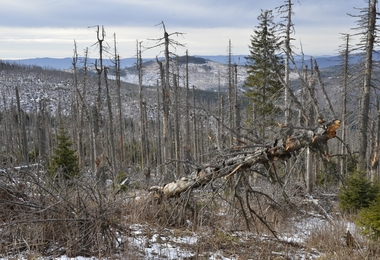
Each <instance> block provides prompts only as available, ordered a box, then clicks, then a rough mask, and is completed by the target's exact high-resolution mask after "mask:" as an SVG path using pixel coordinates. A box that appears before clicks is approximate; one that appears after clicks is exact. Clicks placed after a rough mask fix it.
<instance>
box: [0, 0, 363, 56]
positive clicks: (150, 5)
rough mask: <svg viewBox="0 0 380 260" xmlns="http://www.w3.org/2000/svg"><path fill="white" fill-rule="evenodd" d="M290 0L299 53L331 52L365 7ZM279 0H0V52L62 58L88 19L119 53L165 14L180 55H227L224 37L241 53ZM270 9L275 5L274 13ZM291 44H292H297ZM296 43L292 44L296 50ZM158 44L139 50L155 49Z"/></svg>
mask: <svg viewBox="0 0 380 260" xmlns="http://www.w3.org/2000/svg"><path fill="white" fill-rule="evenodd" d="M293 2H294V6H293V12H294V14H293V23H294V28H295V34H294V35H293V38H294V39H295V40H294V41H293V45H295V46H296V47H299V46H300V45H301V44H302V48H303V51H304V53H305V54H308V55H313V56H318V55H335V54H337V50H338V48H339V45H341V44H342V43H343V40H342V39H341V37H342V35H341V34H342V33H344V34H345V33H354V32H353V31H352V30H351V28H353V27H355V26H356V18H353V17H350V16H349V15H347V13H349V14H359V10H356V9H354V7H356V8H364V7H366V3H365V1H364V0H299V1H295V0H293ZM283 4H284V1H283V0H265V1H262V0H0V6H1V9H0V17H1V19H0V33H1V34H0V59H21V58H35V57H53V58H64V57H71V56H72V54H73V42H74V40H75V41H76V42H77V46H78V52H79V54H80V55H82V54H83V50H84V49H85V48H86V47H89V51H90V56H92V57H95V56H96V49H95V48H94V47H93V46H92V45H93V44H94V43H95V42H96V31H95V29H96V28H95V27H91V26H94V25H103V26H104V28H105V31H106V33H107V36H106V41H107V42H108V43H109V44H110V45H112V46H113V35H114V34H116V38H117V43H118V50H119V53H120V56H121V57H123V58H130V57H134V55H135V50H136V47H135V46H136V39H139V40H140V41H143V43H142V44H143V46H146V47H149V46H153V45H154V44H155V42H154V41H152V40H148V39H155V38H160V37H162V36H163V30H162V27H160V26H156V25H157V24H159V23H160V22H161V21H164V23H165V25H166V30H167V32H168V33H172V32H181V33H184V35H183V36H180V37H174V39H175V40H178V41H179V42H181V43H184V44H186V47H185V48H178V49H177V50H176V53H177V54H179V55H183V54H184V53H185V50H186V49H188V51H189V54H190V55H226V54H227V49H228V48H227V47H228V41H229V39H231V42H232V52H233V54H236V55H247V54H248V45H249V42H250V37H251V35H252V34H253V30H254V29H255V26H257V25H258V21H257V17H258V15H260V12H261V10H266V9H271V10H274V9H275V8H276V7H279V6H281V5H283ZM275 14H276V13H275ZM296 51H297V50H296ZM298 51H299V50H298ZM159 54H160V50H159V49H152V50H149V51H145V52H144V53H143V56H144V57H155V56H156V55H159Z"/></svg>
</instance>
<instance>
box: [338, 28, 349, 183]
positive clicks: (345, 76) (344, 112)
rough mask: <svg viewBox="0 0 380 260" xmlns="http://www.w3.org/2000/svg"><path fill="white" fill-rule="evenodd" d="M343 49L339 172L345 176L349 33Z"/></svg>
mask: <svg viewBox="0 0 380 260" xmlns="http://www.w3.org/2000/svg"><path fill="white" fill-rule="evenodd" d="M345 40H346V43H345V49H344V53H343V57H344V60H343V95H342V126H341V128H342V141H343V142H342V144H341V154H342V160H341V161H340V174H341V176H345V173H346V161H347V160H346V157H345V156H344V155H345V143H346V134H347V132H346V131H347V130H346V117H347V86H348V64H349V60H348V59H349V41H350V35H349V34H346V35H345Z"/></svg>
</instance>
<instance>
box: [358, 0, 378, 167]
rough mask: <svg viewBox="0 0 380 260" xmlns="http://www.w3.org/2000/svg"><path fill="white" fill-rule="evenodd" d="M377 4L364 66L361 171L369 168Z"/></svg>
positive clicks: (371, 9) (372, 2) (371, 14)
mask: <svg viewBox="0 0 380 260" xmlns="http://www.w3.org/2000/svg"><path fill="white" fill-rule="evenodd" d="M376 3H377V0H369V1H368V4H369V10H368V29H367V39H366V48H365V51H366V52H365V57H366V60H365V64H364V67H365V68H364V82H363V90H362V94H361V115H360V146H359V169H361V170H363V171H364V170H365V169H366V168H367V163H366V161H367V146H368V138H367V134H368V126H369V106H370V92H371V82H372V62H373V59H372V54H373V48H374V42H375V35H376V15H377V11H376Z"/></svg>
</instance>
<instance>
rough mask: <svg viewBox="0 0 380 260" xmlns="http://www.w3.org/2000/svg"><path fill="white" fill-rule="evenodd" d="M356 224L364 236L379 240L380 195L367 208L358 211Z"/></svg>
mask: <svg viewBox="0 0 380 260" xmlns="http://www.w3.org/2000/svg"><path fill="white" fill-rule="evenodd" d="M356 224H357V225H358V226H360V227H362V228H363V230H362V232H363V234H364V235H368V236H370V237H371V238H373V239H378V238H380V195H378V196H377V197H376V199H375V200H374V201H372V202H371V203H370V205H369V207H368V208H363V209H361V210H360V211H359V214H358V218H357V220H356Z"/></svg>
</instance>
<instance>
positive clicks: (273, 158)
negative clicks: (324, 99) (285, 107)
mask: <svg viewBox="0 0 380 260" xmlns="http://www.w3.org/2000/svg"><path fill="white" fill-rule="evenodd" d="M340 124H341V121H340V120H339V119H335V120H333V121H331V122H329V123H326V124H325V123H323V124H319V125H318V127H316V128H315V129H309V128H295V127H292V126H282V128H283V130H284V131H282V133H283V134H282V136H280V137H279V138H276V139H275V140H272V141H271V143H270V144H267V143H266V144H255V145H249V144H247V145H244V146H240V147H235V154H236V155H235V156H232V157H228V158H225V159H223V160H220V161H218V162H213V163H210V164H205V165H201V166H199V167H197V168H196V169H195V170H194V171H193V172H192V173H191V174H190V175H188V176H186V177H183V178H181V179H179V180H176V181H174V182H170V183H168V184H166V185H164V186H153V187H151V188H150V191H151V192H152V193H153V194H154V195H155V197H159V198H161V199H163V198H171V197H175V196H178V195H180V194H181V193H183V192H185V191H189V190H193V189H195V188H198V187H200V186H202V185H205V184H207V183H210V182H212V181H214V180H216V179H219V178H230V177H231V176H233V175H236V174H239V173H240V172H242V171H247V170H248V171H249V169H250V168H251V167H253V166H255V165H258V164H261V165H263V166H264V167H265V168H266V169H267V173H268V174H267V175H266V176H265V177H266V178H267V179H268V180H269V181H271V182H277V181H278V180H279V178H278V175H277V173H276V171H275V170H274V169H275V168H274V167H272V166H273V164H274V163H276V162H277V161H281V160H285V161H286V160H288V159H289V158H291V157H293V156H294V155H295V154H296V152H298V151H300V150H301V149H303V148H310V149H311V150H312V151H313V152H315V153H319V154H321V155H322V156H323V157H324V158H326V159H327V160H329V152H328V141H329V140H330V139H332V138H335V137H336V131H337V129H338V128H339V127H340Z"/></svg>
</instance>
